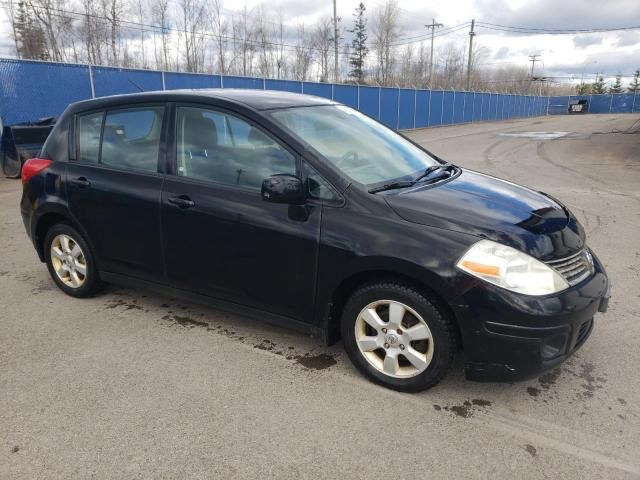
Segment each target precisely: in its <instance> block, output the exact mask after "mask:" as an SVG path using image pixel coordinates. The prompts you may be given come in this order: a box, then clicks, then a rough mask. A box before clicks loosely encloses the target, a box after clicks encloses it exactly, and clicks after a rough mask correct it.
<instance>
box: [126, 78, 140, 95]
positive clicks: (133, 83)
mask: <svg viewBox="0 0 640 480" xmlns="http://www.w3.org/2000/svg"><path fill="white" fill-rule="evenodd" d="M127 80H129V82H130V83H131V84H132V85H133V86H134V87H136V88H137V89H138V90H140V91H141V92H144V88H142V87H141V86H140V85H138V84H137V83H136V82H134V81H133V80H131V79H130V78H127Z"/></svg>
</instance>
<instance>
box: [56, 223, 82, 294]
mask: <svg viewBox="0 0 640 480" xmlns="http://www.w3.org/2000/svg"><path fill="white" fill-rule="evenodd" d="M51 264H52V265H53V269H54V271H55V272H56V275H57V276H58V278H59V279H60V280H61V281H62V283H64V284H65V285H66V286H68V287H71V288H80V287H81V286H82V285H83V284H84V282H85V280H86V278H87V261H86V258H85V256H84V253H83V251H82V249H81V248H80V245H78V242H76V241H75V240H74V239H73V238H71V237H70V236H69V235H65V234H60V235H56V236H55V237H54V238H53V241H52V242H51Z"/></svg>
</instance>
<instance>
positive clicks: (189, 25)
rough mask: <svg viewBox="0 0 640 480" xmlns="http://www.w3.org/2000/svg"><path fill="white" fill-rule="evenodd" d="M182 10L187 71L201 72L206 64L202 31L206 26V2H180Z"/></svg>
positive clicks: (202, 0)
mask: <svg viewBox="0 0 640 480" xmlns="http://www.w3.org/2000/svg"><path fill="white" fill-rule="evenodd" d="M180 9H181V13H182V18H181V21H182V25H181V27H182V28H181V30H182V34H183V40H184V47H185V52H184V54H185V60H186V62H187V65H186V69H187V71H188V72H200V71H202V67H203V64H204V44H205V42H204V35H202V30H203V29H204V26H205V24H206V7H205V3H204V0H180Z"/></svg>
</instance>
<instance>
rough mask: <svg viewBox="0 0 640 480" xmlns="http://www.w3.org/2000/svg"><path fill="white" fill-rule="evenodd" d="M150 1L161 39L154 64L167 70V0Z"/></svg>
mask: <svg viewBox="0 0 640 480" xmlns="http://www.w3.org/2000/svg"><path fill="white" fill-rule="evenodd" d="M88 1H90V0H88ZM151 1H152V3H151V16H152V18H153V23H154V24H155V25H157V26H158V27H159V28H160V38H161V40H162V52H161V55H160V60H161V61H160V62H158V58H157V56H156V66H160V68H161V69H162V70H167V69H168V68H169V38H168V37H169V0H151ZM154 39H155V35H154Z"/></svg>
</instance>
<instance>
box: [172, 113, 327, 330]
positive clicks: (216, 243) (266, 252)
mask: <svg viewBox="0 0 640 480" xmlns="http://www.w3.org/2000/svg"><path fill="white" fill-rule="evenodd" d="M172 130H174V131H175V142H173V143H174V145H175V151H172V156H173V154H176V156H177V158H176V161H175V163H176V164H175V165H174V172H175V175H173V176H172V175H169V176H167V180H166V182H165V185H164V189H163V195H162V224H163V239H164V248H165V262H166V268H167V275H168V279H169V281H170V283H171V284H172V285H173V286H175V287H178V288H182V289H187V290H192V291H196V292H199V293H202V294H205V295H210V296H213V297H217V298H221V299H224V300H227V301H232V302H236V303H240V304H243V305H249V306H252V307H256V308H260V309H263V310H267V311H270V312H272V313H277V314H280V315H286V316H289V317H292V318H297V319H303V320H310V319H311V314H312V308H313V302H314V297H315V271H316V259H317V249H318V239H319V233H320V216H321V206H320V205H317V204H311V203H309V204H308V205H304V206H290V205H281V204H274V203H268V202H266V201H264V200H263V199H262V197H261V194H260V187H261V185H262V180H264V179H265V178H266V177H268V176H270V175H274V174H279V173H289V174H299V167H300V165H299V163H300V162H299V159H298V157H297V155H296V154H295V153H294V152H293V151H291V150H290V149H289V148H288V147H285V146H284V145H283V144H282V143H280V142H279V141H278V140H277V139H275V138H274V137H273V136H271V135H270V134H269V133H268V132H266V131H265V130H263V129H262V128H261V127H260V126H258V125H256V124H254V123H252V122H251V121H249V120H247V119H245V118H243V117H241V116H239V115H237V114H235V113H234V112H229V111H225V110H220V109H215V108H212V107H202V108H200V107H195V106H178V107H177V114H176V127H175V129H172ZM172 150H174V149H173V148H172Z"/></svg>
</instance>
